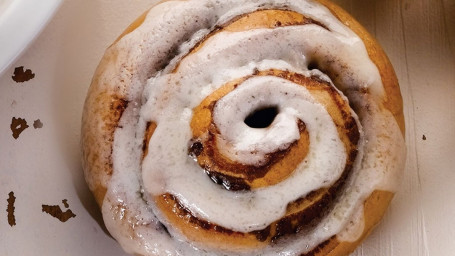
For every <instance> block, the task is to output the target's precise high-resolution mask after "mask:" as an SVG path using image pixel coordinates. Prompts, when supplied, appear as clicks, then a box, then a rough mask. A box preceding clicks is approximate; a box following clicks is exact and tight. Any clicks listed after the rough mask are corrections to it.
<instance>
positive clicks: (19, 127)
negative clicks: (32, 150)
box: [10, 117, 29, 140]
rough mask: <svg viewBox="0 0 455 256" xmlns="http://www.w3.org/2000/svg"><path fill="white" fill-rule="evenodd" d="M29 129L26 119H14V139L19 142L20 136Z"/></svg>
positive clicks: (12, 128) (12, 129) (12, 121)
mask: <svg viewBox="0 0 455 256" xmlns="http://www.w3.org/2000/svg"><path fill="white" fill-rule="evenodd" d="M28 127H29V126H28V125H27V121H25V119H22V118H15V117H13V119H12V120H11V125H10V128H11V131H12V132H13V138H15V139H16V140H17V138H19V135H20V134H21V133H22V132H23V131H24V130H25V129H27V128H28Z"/></svg>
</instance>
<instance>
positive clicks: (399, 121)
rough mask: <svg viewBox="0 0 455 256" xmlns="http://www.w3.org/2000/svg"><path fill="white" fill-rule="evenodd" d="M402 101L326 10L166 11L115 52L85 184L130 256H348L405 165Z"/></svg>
mask: <svg viewBox="0 0 455 256" xmlns="http://www.w3.org/2000/svg"><path fill="white" fill-rule="evenodd" d="M403 134H404V121H403V113H402V102H401V95H400V90H399V86H398V82H397V79H396V76H395V74H394V71H393V68H392V66H391V64H390V63H389V61H388V59H387V57H386V55H385V54H384V52H383V51H382V49H381V48H380V46H379V45H378V44H377V43H376V42H375V40H374V39H373V38H372V37H371V36H370V35H369V34H368V33H367V32H366V31H365V29H363V28H362V27H361V25H359V24H358V23H357V22H356V21H355V20H354V19H353V18H352V17H350V16H349V15H348V14H347V13H346V12H344V11H343V10H341V9H340V8H339V7H337V6H336V5H334V4H332V3H331V2H329V1H326V0H318V1H312V0H302V1H290V0H257V1H245V0H226V1H216V0H199V1H196V0H188V1H165V2H160V3H159V4H157V5H156V6H154V7H153V8H152V9H150V10H149V11H147V12H146V13H145V14H144V15H142V16H141V17H140V18H139V19H138V20H137V21H136V22H134V23H133V24H132V25H131V26H130V27H129V28H128V29H127V30H126V31H125V32H124V33H123V34H122V35H121V36H120V37H119V38H118V39H117V40H116V41H115V42H114V44H113V45H112V46H110V47H109V48H108V49H107V51H106V53H105V55H104V57H103V59H102V61H101V63H100V65H99V66H98V69H97V71H96V73H95V75H94V78H93V81H92V84H91V86H90V89H89V92H88V95H87V99H86V103H85V107H84V114H83V123H82V146H83V160H84V171H85V177H86V180H87V183H88V184H89V187H90V189H91V190H92V192H93V193H94V195H95V198H96V200H97V202H98V204H99V205H100V207H101V210H102V213H103V217H104V222H105V224H106V227H107V229H108V230H109V232H110V233H111V234H112V236H113V237H114V238H115V239H116V240H117V241H118V242H119V243H120V244H121V246H122V247H123V248H124V249H125V251H127V252H128V253H131V254H135V255H320V256H321V255H332V256H334V255H347V254H349V253H350V252H352V251H353V250H354V249H355V247H356V246H357V245H358V244H359V243H360V242H361V241H362V239H364V238H365V237H366V236H367V235H368V234H369V232H370V231H371V230H372V229H373V227H374V226H375V225H376V224H377V223H378V222H379V221H380V219H381V217H382V215H383V214H384V212H385V210H386V209H387V206H388V204H389V202H390V200H391V199H392V197H393V195H394V193H395V191H396V189H397V186H398V183H399V179H400V174H401V172H402V170H403V167H404V159H405V143H404V138H403Z"/></svg>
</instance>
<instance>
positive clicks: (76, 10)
mask: <svg viewBox="0 0 455 256" xmlns="http://www.w3.org/2000/svg"><path fill="white" fill-rule="evenodd" d="M152 2H155V1H154V0H150V1H145V0H143V1H140V0H129V1H124V0H66V1H64V3H63V5H62V6H61V8H60V10H59V11H58V12H57V14H56V16H55V17H54V19H53V20H52V21H51V22H50V24H49V25H48V27H47V28H46V29H45V30H44V32H43V33H42V34H41V35H40V36H39V37H38V38H37V40H36V41H35V42H34V44H33V45H32V46H31V47H30V48H29V49H28V50H27V51H26V52H25V53H24V55H23V56H22V57H21V58H20V59H18V60H17V61H16V63H14V64H13V66H12V67H10V68H9V69H7V70H6V73H4V74H3V75H1V76H0V255H5V256H15V255H24V256H27V255H86V256H91V255H113V256H118V255H124V253H123V252H122V250H121V249H120V247H119V246H118V245H117V244H116V242H115V241H113V240H112V239H111V238H110V237H109V236H108V235H107V234H106V233H105V232H104V231H103V229H102V228H101V226H100V224H99V223H98V222H97V220H99V219H100V215H99V213H98V211H97V207H96V205H95V202H94V200H93V199H92V197H91V194H90V192H89V191H88V189H87V186H86V185H85V182H84V180H83V174H82V170H81V166H80V149H79V135H80V119H81V113H82V105H83V102H84V99H85V94H86V91H87V88H88V86H89V84H90V80H91V77H92V75H93V72H94V70H95V67H96V65H97V64H98V62H99V60H100V58H101V56H102V55H103V53H104V49H105V48H106V47H107V46H108V45H109V44H110V43H111V42H113V41H114V39H115V38H116V37H117V36H118V35H119V34H120V33H121V32H122V31H123V29H124V28H126V26H127V25H128V24H129V23H130V22H131V21H133V20H134V19H135V18H136V17H137V16H139V15H140V14H141V13H142V12H144V11H145V10H146V9H147V7H149V6H150V5H151V3H152ZM336 2H337V3H339V4H340V5H341V6H343V7H344V8H345V9H346V10H348V11H349V12H350V13H352V14H353V15H354V16H355V17H356V18H358V20H359V21H360V22H361V23H362V24H363V25H364V26H365V27H366V28H367V29H368V30H369V31H370V32H371V33H372V34H374V35H375V36H376V37H377V39H378V41H379V42H380V43H381V44H382V46H383V47H384V49H385V51H386V52H387V53H388V55H389V57H390V59H391V61H392V63H393V65H394V67H395V70H396V72H397V75H398V78H399V81H400V84H401V90H402V94H403V99H404V103H405V117H406V124H407V127H406V140H407V144H408V157H407V166H406V170H405V174H404V178H403V181H402V187H401V188H400V191H399V192H398V194H397V195H396V197H395V199H394V200H393V202H392V205H391V207H390V209H389V211H388V213H387V215H386V217H385V219H384V221H383V222H382V223H381V225H380V226H379V227H378V228H377V229H376V230H375V231H374V232H373V234H372V235H371V236H370V237H369V238H368V239H367V240H366V241H365V243H364V244H363V245H362V246H361V247H360V248H359V249H358V250H357V251H356V252H355V253H354V255H355V256H383V255H391V256H427V255H431V256H452V255H454V252H455V241H454V237H455V220H454V216H455V186H454V185H453V183H454V181H455V153H454V152H455V103H454V102H455V1H453V0H438V1H435V0H402V1H399V0H381V1H380V0H377V1H374V0H368V1H365V0H338V1H336ZM1 51H2V50H1V49H0V54H1ZM17 66H24V67H25V68H26V69H31V70H32V71H33V72H34V73H35V78H34V79H32V80H30V81H28V82H25V83H21V84H18V83H16V82H14V81H13V80H12V79H11V76H12V74H13V71H14V67H17ZM13 117H21V118H24V119H26V120H27V122H28V125H30V127H29V128H28V129H26V130H25V131H24V132H23V133H22V134H21V135H20V137H19V138H18V139H17V140H15V139H14V138H13V137H12V132H11V130H10V124H11V120H12V118H13ZM36 119H40V120H41V121H42V122H43V124H44V126H43V128H41V129H34V128H33V121H34V120H36ZM423 135H425V136H426V140H423V139H422V137H423ZM10 191H14V193H15V196H16V197H17V199H16V204H15V206H16V210H15V216H16V222H17V225H16V226H14V227H10V226H9V225H8V221H7V213H6V207H7V202H6V199H7V198H8V193H9V192H10ZM63 199H68V203H69V208H70V209H71V210H72V211H73V212H74V213H75V214H76V215H77V216H76V217H75V218H72V219H70V220H68V221H67V222H65V223H62V222H60V221H58V220H57V219H55V218H52V217H51V216H49V215H47V214H45V213H42V212H41V205H42V204H48V205H60V206H61V207H62V209H63V210H65V208H64V207H63V204H62V202H61V201H62V200H63Z"/></svg>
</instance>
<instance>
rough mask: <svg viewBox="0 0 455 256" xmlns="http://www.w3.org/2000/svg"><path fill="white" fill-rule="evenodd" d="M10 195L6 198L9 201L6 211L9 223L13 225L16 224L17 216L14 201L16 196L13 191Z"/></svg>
mask: <svg viewBox="0 0 455 256" xmlns="http://www.w3.org/2000/svg"><path fill="white" fill-rule="evenodd" d="M8 196H9V198H8V200H6V201H7V202H8V207H7V208H6V212H7V213H8V224H9V225H10V226H11V227H12V226H15V225H16V217H15V216H14V209H15V207H14V202H16V197H15V196H14V192H13V191H11V192H9V194H8Z"/></svg>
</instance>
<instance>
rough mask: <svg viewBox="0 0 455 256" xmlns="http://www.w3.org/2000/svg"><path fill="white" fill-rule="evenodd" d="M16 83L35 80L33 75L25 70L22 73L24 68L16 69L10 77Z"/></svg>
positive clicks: (28, 70)
mask: <svg viewBox="0 0 455 256" xmlns="http://www.w3.org/2000/svg"><path fill="white" fill-rule="evenodd" d="M11 78H12V79H13V80H14V81H15V82H16V83H23V82H27V81H30V80H32V79H33V78H35V74H34V73H33V72H32V71H31V70H30V69H27V70H25V71H24V67H23V66H21V67H17V68H15V69H14V75H13V76H12V77H11Z"/></svg>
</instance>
